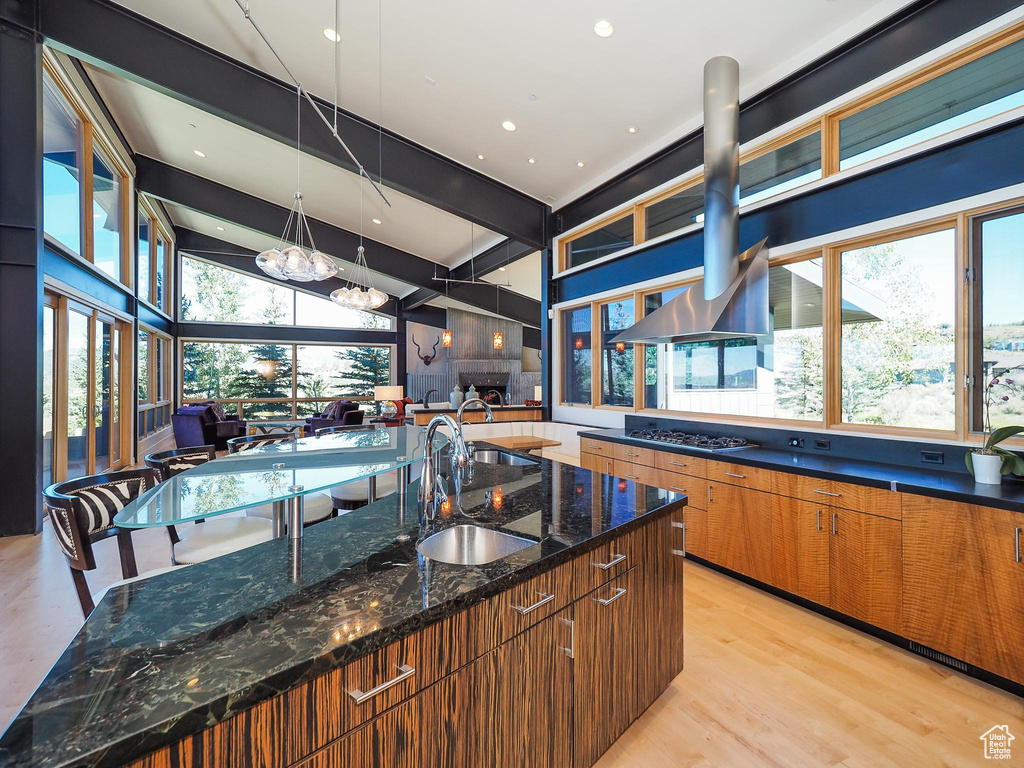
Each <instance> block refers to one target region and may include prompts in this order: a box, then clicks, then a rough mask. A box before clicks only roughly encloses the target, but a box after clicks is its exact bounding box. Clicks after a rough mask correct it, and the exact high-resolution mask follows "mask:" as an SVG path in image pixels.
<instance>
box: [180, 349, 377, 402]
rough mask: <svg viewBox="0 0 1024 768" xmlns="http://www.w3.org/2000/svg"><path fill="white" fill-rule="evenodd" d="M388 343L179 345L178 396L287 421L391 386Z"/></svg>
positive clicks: (367, 398)
mask: <svg viewBox="0 0 1024 768" xmlns="http://www.w3.org/2000/svg"><path fill="white" fill-rule="evenodd" d="M391 363H392V354H391V347H390V346H341V345H326V344H325V345H314V344H308V345H305V344H304V345H298V344H277V343H266V344H259V343H253V344H246V343H239V342H219V341H185V342H183V343H182V399H183V400H186V401H193V402H196V401H203V400H210V399H216V400H220V401H223V402H225V403H227V404H230V405H232V406H234V407H235V408H236V410H237V411H238V413H239V415H240V416H241V417H242V418H244V419H251V420H260V419H264V420H265V419H275V418H278V419H291V418H296V417H303V416H309V415H311V414H313V413H317V412H319V411H322V410H323V408H324V407H326V405H327V403H328V402H330V401H331V400H336V399H338V398H348V399H352V400H367V401H372V400H373V388H374V387H375V386H378V385H385V384H390V383H391V379H392V370H391Z"/></svg>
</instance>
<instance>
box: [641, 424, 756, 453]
mask: <svg viewBox="0 0 1024 768" xmlns="http://www.w3.org/2000/svg"><path fill="white" fill-rule="evenodd" d="M629 437H633V438H637V439H639V440H650V441H651V442H655V443H668V444H669V445H681V446H684V447H686V448H696V449H697V450H700V451H729V450H736V449H737V448H756V447H757V444H756V443H749V442H747V441H746V440H744V439H743V438H742V437H711V436H710V435H695V434H693V433H691V432H683V431H682V430H678V429H633V430H630V432H629Z"/></svg>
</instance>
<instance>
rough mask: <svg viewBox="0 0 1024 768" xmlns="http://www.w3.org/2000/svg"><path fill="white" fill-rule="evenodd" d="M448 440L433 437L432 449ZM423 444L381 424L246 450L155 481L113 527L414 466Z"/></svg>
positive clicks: (183, 517) (171, 520) (231, 507)
mask: <svg viewBox="0 0 1024 768" xmlns="http://www.w3.org/2000/svg"><path fill="white" fill-rule="evenodd" d="M447 443H448V438H447V437H445V435H444V434H442V433H440V432H437V433H435V436H434V450H440V449H441V448H443V447H444V446H445V445H447ZM425 444H426V429H425V428H424V427H387V428H380V429H366V430H352V431H350V432H336V433H333V434H328V435H322V436H320V437H308V438H305V439H302V440H295V441H291V442H286V443H275V444H272V445H263V446H259V447H256V448H251V449H249V450H247V451H243V452H241V453H236V454H233V455H229V456H224V457H222V458H218V459H215V460H213V461H209V462H206V463H205V464H200V465H199V466H197V467H193V468H192V469H189V470H186V471H185V472H182V473H181V474H178V475H175V476H174V477H172V478H170V479H169V480H167V481H165V482H163V483H160V484H159V485H158V486H156V487H155V488H152V489H151V490H149V491H147V492H146V493H144V494H143V495H142V496H140V497H139V498H137V499H135V501H133V502H131V503H130V504H128V505H127V506H125V508H124V509H122V510H121V511H120V512H118V513H117V515H116V516H115V517H114V524H115V525H118V526H120V527H123V528H151V527H162V526H167V525H175V524H177V523H183V522H187V521H190V520H198V519H201V518H205V517H213V516H215V515H222V514H225V513H228V512H236V511H238V510H241V509H246V508H248V507H253V506H257V505H261V504H267V503H271V502H276V501H284V500H285V499H290V498H292V497H294V496H304V495H306V494H308V493H314V492H316V491H324V490H327V489H328V488H333V487H334V486H336V485H344V484H345V483H351V482H355V481H357V480H365V479H366V478H369V477H372V476H374V475H379V474H381V473H383V472H390V471H392V470H395V469H398V468H399V467H406V466H408V465H410V464H412V463H413V462H416V461H419V460H420V459H422V458H423V455H424V449H425ZM299 488H300V489H301V490H296V489H299Z"/></svg>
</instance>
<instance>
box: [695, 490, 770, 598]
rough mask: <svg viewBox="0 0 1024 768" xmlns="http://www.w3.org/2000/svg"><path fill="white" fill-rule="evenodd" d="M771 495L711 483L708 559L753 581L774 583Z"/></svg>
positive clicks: (708, 506)
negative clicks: (772, 581) (772, 580)
mask: <svg viewBox="0 0 1024 768" xmlns="http://www.w3.org/2000/svg"><path fill="white" fill-rule="evenodd" d="M771 498H772V497H771V494H768V493H762V492H760V491H754V490H750V489H748V488H742V487H739V486H735V485H723V484H719V483H713V482H709V483H708V497H707V550H708V559H709V560H711V561H712V562H714V563H717V564H719V565H721V566H723V567H725V568H728V569H729V570H732V571H736V572H737V573H742V574H743V575H745V576H749V577H751V578H752V579H757V580H758V581H763V582H765V583H766V584H770V583H771V579H772V505H771Z"/></svg>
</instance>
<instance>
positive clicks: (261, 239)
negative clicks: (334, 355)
mask: <svg viewBox="0 0 1024 768" xmlns="http://www.w3.org/2000/svg"><path fill="white" fill-rule="evenodd" d="M164 207H165V208H166V209H167V213H168V214H169V215H170V217H171V221H172V222H173V223H174V225H175V226H180V227H185V228H187V229H191V230H194V231H196V232H200V233H202V234H204V235H209V236H210V237H216V238H218V239H220V240H223V241H225V242H227V243H232V244H234V245H237V246H239V247H241V248H245V249H248V250H250V251H256V252H257V253H259V252H260V251H265V250H267V249H268V248H273V247H274V246H275V245H277V238H276V237H271V236H268V235H265V234H263V233H261V232H254V231H253V230H251V229H246V228H245V227H240V226H238V225H237V224H232V223H231V222H228V221H221V220H220V219H215V218H214V217H212V216H207V215H206V214H205V213H197V212H196V211H193V210H191V209H189V208H182V207H181V206H177V205H166V204H165V206H164ZM218 227H221V228H222V229H218ZM186 253H192V254H193V255H195V256H199V257H200V258H202V257H203V256H206V255H208V254H207V253H205V252H204V251H186ZM229 253H230V252H229ZM339 265H340V266H341V267H342V269H343V270H344V271H342V272H339V273H338V279H339V280H346V279H348V275H351V271H350V270H351V269H352V265H351V264H345V263H344V262H340V261H339ZM371 279H372V280H373V287H374V288H378V289H380V290H382V291H386V292H387V293H389V294H391V295H392V296H397V297H398V298H403V297H405V296H407V295H409V294H410V293H412V292H413V291H414V290H416V289H415V287H414V286H411V285H409V284H408V283H404V282H402V281H401V280H395V279H394V278H393V277H388V276H386V275H382V274H380V273H379V272H371ZM333 287H335V288H338V287H341V284H340V283H339V284H337V285H335V286H333Z"/></svg>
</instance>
